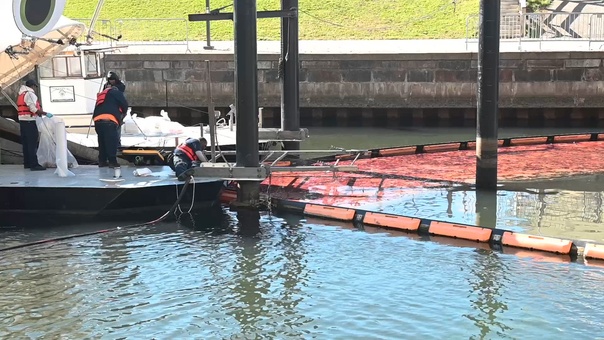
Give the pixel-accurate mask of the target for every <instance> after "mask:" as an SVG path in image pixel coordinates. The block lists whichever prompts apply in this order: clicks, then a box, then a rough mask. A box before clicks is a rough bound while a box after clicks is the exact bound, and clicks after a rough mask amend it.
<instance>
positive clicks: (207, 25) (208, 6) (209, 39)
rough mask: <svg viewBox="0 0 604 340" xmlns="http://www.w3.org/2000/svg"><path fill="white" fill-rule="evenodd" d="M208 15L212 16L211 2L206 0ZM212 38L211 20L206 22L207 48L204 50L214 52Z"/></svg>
mask: <svg viewBox="0 0 604 340" xmlns="http://www.w3.org/2000/svg"><path fill="white" fill-rule="evenodd" d="M206 13H207V14H210V0H206ZM210 42H211V37H210V20H208V21H206V46H204V47H203V49H204V50H213V49H214V46H212V44H211V43H210Z"/></svg>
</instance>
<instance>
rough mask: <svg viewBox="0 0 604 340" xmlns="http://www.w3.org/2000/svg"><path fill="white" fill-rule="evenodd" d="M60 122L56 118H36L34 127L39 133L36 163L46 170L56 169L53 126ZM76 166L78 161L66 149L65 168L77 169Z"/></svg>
mask: <svg viewBox="0 0 604 340" xmlns="http://www.w3.org/2000/svg"><path fill="white" fill-rule="evenodd" d="M60 120H61V118H58V117H56V116H54V117H52V118H47V117H36V126H37V127H38V132H40V143H39V144H38V151H37V152H36V156H38V163H40V165H42V166H44V167H47V168H56V167H57V152H56V150H57V144H56V142H55V140H56V137H55V124H56V123H57V122H58V121H60ZM65 147H67V146H65ZM78 165H79V164H78V161H77V160H76V159H75V157H74V156H73V154H72V153H71V152H70V151H69V149H68V150H67V167H69V168H77V167H78Z"/></svg>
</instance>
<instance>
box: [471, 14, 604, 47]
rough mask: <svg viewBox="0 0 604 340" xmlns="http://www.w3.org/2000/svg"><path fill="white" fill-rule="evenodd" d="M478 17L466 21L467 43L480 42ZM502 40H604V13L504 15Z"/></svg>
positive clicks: (501, 32) (476, 15)
mask: <svg viewBox="0 0 604 340" xmlns="http://www.w3.org/2000/svg"><path fill="white" fill-rule="evenodd" d="M479 21H480V20H479V17H478V14H475V15H470V16H468V17H467V18H466V42H471V41H473V40H478V30H479V25H480V23H479ZM500 27H501V31H500V34H501V35H500V39H502V40H519V41H522V40H524V41H559V40H574V41H603V40H604V13H581V12H573V13H569V12H546V13H526V14H512V15H502V16H501V25H500Z"/></svg>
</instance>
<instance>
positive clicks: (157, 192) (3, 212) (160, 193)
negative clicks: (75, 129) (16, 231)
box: [0, 165, 224, 225]
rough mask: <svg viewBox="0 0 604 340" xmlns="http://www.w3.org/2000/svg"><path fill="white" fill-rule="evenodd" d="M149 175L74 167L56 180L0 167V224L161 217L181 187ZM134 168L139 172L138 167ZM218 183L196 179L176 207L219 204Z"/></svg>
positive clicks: (160, 173) (50, 173) (156, 173)
mask: <svg viewBox="0 0 604 340" xmlns="http://www.w3.org/2000/svg"><path fill="white" fill-rule="evenodd" d="M147 168H148V169H150V170H151V171H152V173H151V175H150V176H145V177H141V176H135V175H134V171H135V170H136V169H137V168H135V167H129V166H125V167H124V166H122V167H121V169H120V172H121V178H119V179H118V180H117V181H116V180H115V179H114V175H115V172H114V170H113V169H110V168H99V167H98V166H93V165H80V166H78V167H77V168H72V169H69V170H70V171H71V172H72V173H73V174H75V176H70V177H59V176H57V175H56V174H55V173H54V172H55V169H52V168H49V169H46V170H45V171H30V170H29V169H24V168H23V166H22V165H0V225H15V224H21V223H22V222H24V220H25V219H29V218H31V219H32V220H37V221H38V223H46V222H47V221H48V220H49V218H50V217H53V218H57V219H58V220H62V219H64V218H68V219H71V220H72V221H80V222H83V221H84V220H86V219H93V220H97V219H109V218H111V219H113V218H115V219H131V218H136V217H137V216H142V217H143V218H146V219H149V217H150V216H151V217H156V215H157V216H159V215H161V214H163V213H165V212H166V211H167V210H169V209H170V207H171V206H172V205H173V204H174V202H175V201H176V199H177V197H178V195H179V193H180V192H181V191H182V188H183V186H184V184H183V182H181V181H178V180H177V178H176V177H175V176H174V172H173V171H172V170H171V169H170V168H169V167H167V166H151V167H147ZM138 169H140V168H138ZM223 187H224V182H223V181H222V180H219V179H216V178H196V179H195V182H194V183H191V184H190V185H189V188H188V189H187V192H185V194H184V196H183V199H182V203H181V204H182V205H183V206H185V207H186V208H187V209H188V207H189V206H190V205H191V204H192V202H193V203H194V208H195V209H204V208H207V207H209V206H212V205H215V204H218V203H219V197H220V193H221V191H222V189H223Z"/></svg>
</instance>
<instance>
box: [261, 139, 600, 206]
mask: <svg viewBox="0 0 604 340" xmlns="http://www.w3.org/2000/svg"><path fill="white" fill-rule="evenodd" d="M602 154H604V142H602V141H598V142H581V143H561V144H543V145H528V146H514V147H501V148H499V156H498V178H499V181H500V182H509V181H518V180H534V179H547V178H555V177H565V176H571V175H580V174H593V173H597V172H601V171H602V169H604V157H601V155H602ZM350 163H351V162H350V161H341V162H340V163H339V165H347V164H350ZM355 165H357V166H358V167H359V173H341V172H338V173H336V174H335V176H334V174H333V173H332V172H311V171H307V172H288V173H282V172H280V173H275V174H273V175H272V177H271V178H270V179H267V180H265V181H264V182H263V185H264V186H265V189H266V186H268V185H269V183H270V192H271V195H273V197H278V198H283V199H304V200H306V201H312V202H315V203H321V204H333V205H338V204H340V203H348V204H355V205H361V204H363V203H372V202H376V201H378V200H385V199H393V198H396V197H398V196H400V195H401V194H403V192H404V193H405V194H408V193H409V192H410V191H412V190H418V189H426V188H435V187H450V186H452V185H455V184H456V185H471V184H474V182H475V174H476V151H475V150H462V151H450V152H437V153H423V154H414V155H404V156H393V157H380V158H372V159H361V160H357V161H356V162H355Z"/></svg>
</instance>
